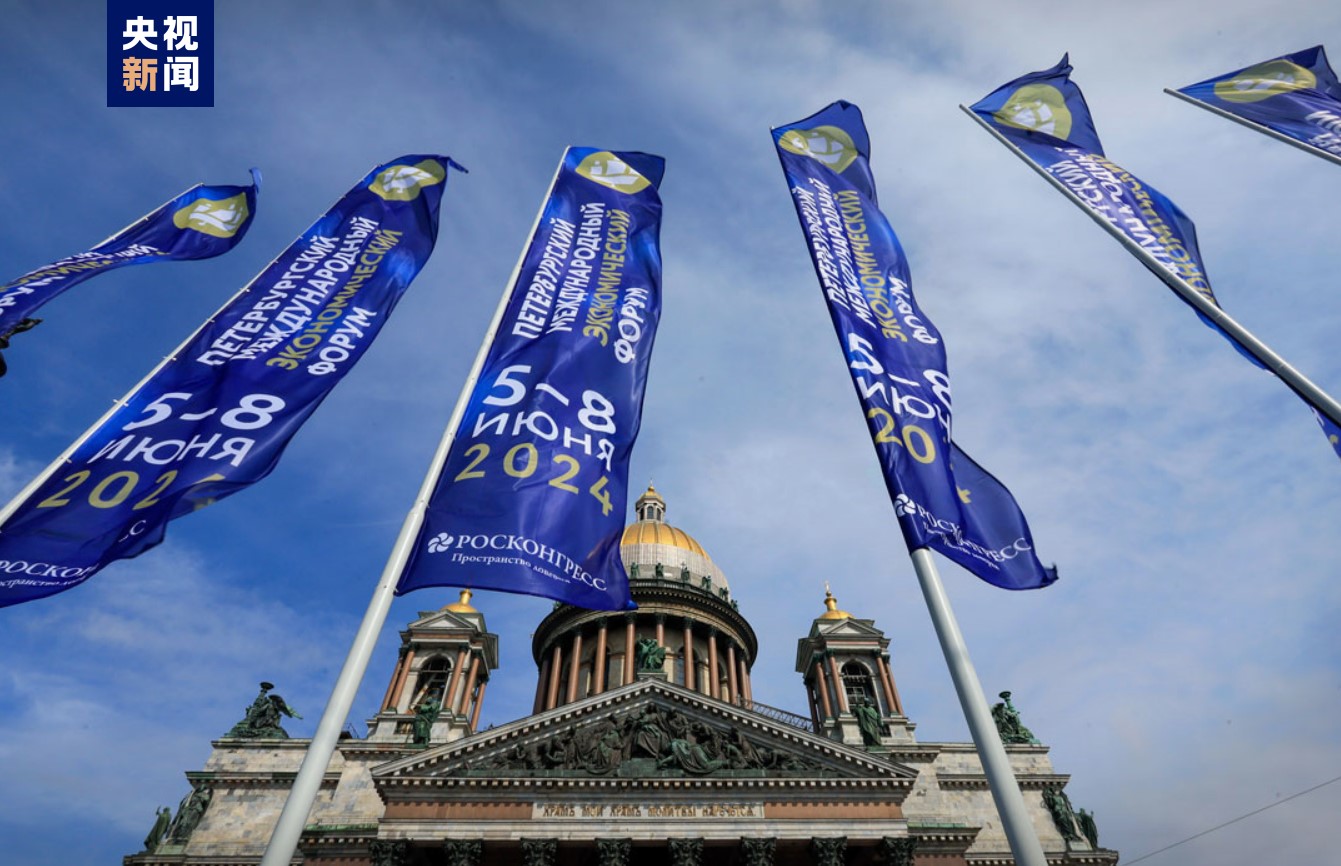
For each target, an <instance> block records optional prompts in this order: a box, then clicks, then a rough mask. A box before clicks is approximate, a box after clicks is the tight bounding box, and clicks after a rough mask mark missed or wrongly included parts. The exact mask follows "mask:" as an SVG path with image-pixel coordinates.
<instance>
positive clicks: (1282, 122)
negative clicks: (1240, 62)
mask: <svg viewBox="0 0 1341 866" xmlns="http://www.w3.org/2000/svg"><path fill="white" fill-rule="evenodd" d="M1166 92H1168V93H1171V94H1173V95H1174V96H1178V97H1181V98H1183V99H1186V100H1187V101H1189V102H1192V103H1194V104H1196V105H1199V106H1201V107H1203V108H1206V109H1209V110H1210V111H1213V112H1215V113H1216V114H1220V115H1224V116H1226V117H1229V118H1231V119H1234V120H1238V121H1239V122H1241V123H1243V124H1244V125H1245V126H1249V127H1252V128H1254V129H1256V130H1258V131H1259V132H1265V133H1267V134H1274V137H1276V138H1280V139H1282V140H1284V141H1287V142H1289V143H1290V144H1293V145H1295V146H1296V147H1299V148H1300V149H1301V150H1307V151H1309V152H1310V153H1313V154H1316V155H1317V156H1321V157H1323V158H1325V159H1329V160H1331V161H1332V162H1337V163H1341V82H1338V81H1337V79H1336V73H1335V72H1333V71H1332V67H1331V65H1330V64H1328V62H1327V53H1326V52H1325V51H1324V50H1323V47H1322V46H1321V45H1315V46H1313V47H1312V48H1307V49H1305V50H1303V51H1296V52H1295V53H1293V54H1286V55H1283V56H1281V57H1275V58H1272V59H1271V60H1267V61H1264V62H1262V63H1257V64H1254V65H1253V66H1249V67H1246V68H1244V69H1236V70H1234V71H1233V72H1229V73H1226V74H1224V75H1218V76H1216V77H1215V78H1208V79H1207V80H1205V81H1199V82H1197V83H1196V84H1189V85H1188V86H1187V87H1181V88H1179V89H1178V90H1169V91H1166Z"/></svg>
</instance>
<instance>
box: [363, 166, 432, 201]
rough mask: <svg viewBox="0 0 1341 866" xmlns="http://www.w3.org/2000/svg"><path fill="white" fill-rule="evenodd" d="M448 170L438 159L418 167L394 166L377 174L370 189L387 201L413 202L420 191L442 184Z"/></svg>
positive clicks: (369, 185)
mask: <svg viewBox="0 0 1341 866" xmlns="http://www.w3.org/2000/svg"><path fill="white" fill-rule="evenodd" d="M446 177H447V169H445V168H443V167H442V163H440V162H438V161H437V160H436V159H426V160H424V161H423V162H421V163H419V164H418V165H393V166H390V167H388V168H386V169H383V170H382V171H379V172H378V173H377V177H375V178H373V182H372V183H370V184H368V189H370V190H372V191H373V192H375V193H376V194H377V195H379V196H381V197H382V198H384V199H386V200H387V201H413V200H414V199H416V198H418V197H419V190H421V189H423V188H424V187H426V186H433V184H435V183H442V182H443V180H444V179H445V178H446Z"/></svg>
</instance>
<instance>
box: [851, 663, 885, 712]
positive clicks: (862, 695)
mask: <svg viewBox="0 0 1341 866" xmlns="http://www.w3.org/2000/svg"><path fill="white" fill-rule="evenodd" d="M843 691H844V692H845V693H846V695H847V705H848V707H849V708H855V707H857V705H858V704H860V703H861V701H863V700H867V701H870V702H871V705H872V706H875V707H879V706H880V703H879V701H877V700H876V697H875V686H874V685H873V684H872V683H871V672H870V671H868V670H867V669H866V668H865V666H863V665H862V664H861V663H859V662H848V663H847V664H845V665H843Z"/></svg>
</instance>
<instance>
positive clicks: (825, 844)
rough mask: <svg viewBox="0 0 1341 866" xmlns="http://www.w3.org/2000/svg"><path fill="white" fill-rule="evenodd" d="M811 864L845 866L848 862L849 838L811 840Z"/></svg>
mask: <svg viewBox="0 0 1341 866" xmlns="http://www.w3.org/2000/svg"><path fill="white" fill-rule="evenodd" d="M810 862H811V863H813V864H814V866H844V864H845V863H846V862H847V837H846V836H816V837H815V838H813V839H811V840H810Z"/></svg>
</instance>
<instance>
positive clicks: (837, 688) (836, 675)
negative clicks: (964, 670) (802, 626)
mask: <svg viewBox="0 0 1341 866" xmlns="http://www.w3.org/2000/svg"><path fill="white" fill-rule="evenodd" d="M827 655H828V656H829V673H830V675H832V676H833V693H834V694H835V695H837V696H838V712H840V713H842V714H844V715H846V714H848V713H850V712H852V710H851V709H849V708H848V705H847V690H846V689H844V688H843V675H842V673H840V672H839V670H838V659H836V658H834V657H833V654H831V653H829V654H827Z"/></svg>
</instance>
